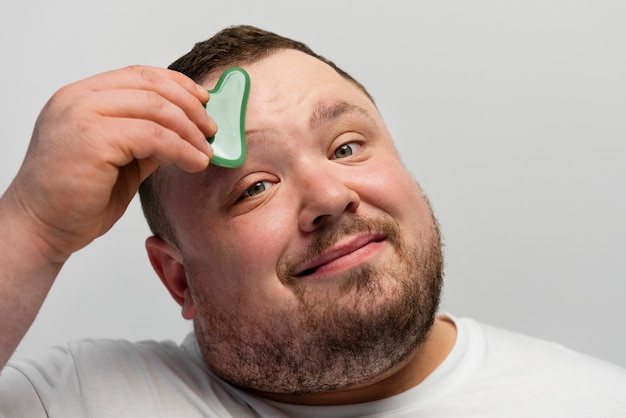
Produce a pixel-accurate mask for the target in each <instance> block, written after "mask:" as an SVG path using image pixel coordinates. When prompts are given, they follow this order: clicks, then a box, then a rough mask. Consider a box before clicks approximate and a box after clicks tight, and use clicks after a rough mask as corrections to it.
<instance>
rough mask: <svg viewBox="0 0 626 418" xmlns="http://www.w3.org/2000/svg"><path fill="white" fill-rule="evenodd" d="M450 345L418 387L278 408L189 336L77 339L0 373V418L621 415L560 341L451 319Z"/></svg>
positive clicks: (604, 370) (605, 376) (619, 390)
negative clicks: (206, 357) (228, 374)
mask: <svg viewBox="0 0 626 418" xmlns="http://www.w3.org/2000/svg"><path fill="white" fill-rule="evenodd" d="M447 318H448V319H449V320H451V321H454V323H455V325H456V327H457V331H458V333H457V340H456V343H455V345H454V348H453V349H452V351H451V353H450V354H449V355H448V357H447V358H446V359H445V360H444V361H443V363H442V364H441V365H440V366H439V367H438V368H437V369H436V370H435V371H434V372H433V373H432V374H431V375H430V376H428V377H427V378H426V379H425V380H424V381H423V382H422V383H420V384H419V385H417V386H415V387H413V388H412V389H410V390H408V391H406V392H403V393H401V394H399V395H396V396H393V397H390V398H387V399H383V400H380V401H375V402H368V403H361V404H356V405H343V406H329V407H311V406H298V405H287V404H282V403H278V402H271V401H267V400H265V399H263V398H260V397H257V396H254V395H250V394H248V393H246V392H243V391H241V390H239V389H237V388H235V387H233V386H232V385H229V384H228V383H226V382H224V381H222V380H221V379H219V378H218V377H216V376H215V375H213V374H212V373H211V372H210V371H209V370H208V369H207V368H206V366H205V365H204V363H203V361H202V358H201V355H200V352H199V350H198V347H197V343H196V341H195V339H194V338H193V336H192V335H190V336H189V337H187V338H186V340H185V341H184V342H183V344H182V345H180V346H178V345H176V344H174V343H172V342H161V343H158V342H140V343H130V342H128V341H114V340H85V341H79V342H74V343H70V344H68V345H67V347H63V348H54V349H51V350H50V352H49V354H48V356H47V357H45V358H43V359H40V360H39V361H32V360H20V361H16V360H13V361H11V362H10V364H9V365H8V366H6V367H5V369H4V370H3V371H2V373H1V374H0V416H1V417H11V418H13V417H19V418H21V417H33V418H34V417H63V418H68V417H69V418H72V417H112V418H113V417H115V418H122V417H134V418H136V417H184V418H190V417H237V418H241V417H285V416H287V417H298V418H306V417H316V418H317V417H429V418H449V417H454V418H459V417H480V418H488V417H498V418H502V417H507V418H514V417H524V418H527V417H533V418H535V417H567V418H577V417H589V418H598V417H626V370H624V369H622V368H619V367H617V366H615V365H612V364H610V363H606V362H603V361H601V360H597V359H593V358H590V357H588V356H585V355H582V354H579V353H576V352H573V351H571V350H569V349H567V348H564V347H562V346H560V345H557V344H553V343H549V342H546V341H542V340H538V339H535V338H531V337H527V336H523V335H519V334H516V333H512V332H508V331H504V330H501V329H497V328H494V327H491V326H488V325H484V324H479V323H477V322H476V321H474V320H472V319H468V318H452V317H449V316H448V317H447Z"/></svg>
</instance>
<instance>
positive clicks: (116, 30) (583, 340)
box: [0, 0, 626, 366]
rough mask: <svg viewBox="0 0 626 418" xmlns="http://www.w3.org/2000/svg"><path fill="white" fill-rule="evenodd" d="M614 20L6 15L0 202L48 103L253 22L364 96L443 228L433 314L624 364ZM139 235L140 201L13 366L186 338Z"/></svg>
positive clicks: (625, 90) (443, 12)
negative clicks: (74, 346) (44, 354)
mask: <svg viewBox="0 0 626 418" xmlns="http://www.w3.org/2000/svg"><path fill="white" fill-rule="evenodd" d="M625 21H626V2H623V1H602V0H599V1H593V2H591V1H572V0H568V1H555V0H541V1H516V2H512V1H495V0H494V1H432V2H424V1H412V2H411V1H409V2H406V1H402V2H400V1H386V2H381V1H375V2H374V1H343V2H342V1H339V0H333V1H327V0H321V1H320V0H317V1H315V2H307V3H304V2H301V3H298V2H294V1H272V0H266V1H262V2H261V1H222V2H216V1H208V0H203V1H185V0H178V1H163V0H141V1H128V0H108V1H99V2H91V1H84V0H80V1H79V0H57V1H31V2H3V3H2V6H0V57H1V58H0V59H1V60H2V61H1V62H2V65H1V68H0V74H1V77H0V92H2V95H1V100H0V106H1V109H0V117H1V122H2V123H1V124H0V138H1V141H0V186H1V189H2V190H4V189H5V188H6V187H7V185H8V184H9V182H10V181H11V179H12V177H13V176H14V174H15V173H16V171H17V169H18V167H19V164H20V162H21V159H22V157H23V155H24V153H25V150H26V147H27V144H28V140H29V137H30V133H31V129H32V126H33V123H34V121H35V118H36V117H37V114H38V113H39V110H40V109H41V107H42V106H43V105H44V103H45V102H46V100H47V99H48V98H49V97H50V96H51V95H52V94H53V92H54V91H55V90H56V89H57V88H59V87H61V86H62V85H64V84H67V83H69V82H72V81H74V80H76V79H80V78H83V77H87V76H89V75H91V74H94V73H98V72H102V71H105V70H109V69H114V68H118V67H122V66H126V65H130V64H149V65H156V66H166V65H167V64H169V63H170V62H171V61H172V60H173V59H175V58H177V57H178V56H180V55H182V54H183V53H185V52H186V51H187V50H188V49H189V48H190V47H191V46H192V44H193V43H194V42H196V41H199V40H203V39H205V38H207V37H209V36H210V35H212V34H213V33H214V32H216V31H217V30H219V29H221V28H222V27H224V26H226V25H231V24H239V23H249V24H254V25H258V26H261V27H264V28H266V29H270V30H274V31H277V32H279V33H282V34H285V35H288V36H291V37H294V38H296V39H300V40H303V41H305V42H306V43H308V44H309V45H310V46H311V47H313V48H314V49H316V50H317V51H318V52H320V53H321V54H323V55H326V56H328V57H329V58H331V59H333V60H335V61H336V62H337V63H338V64H339V65H340V66H342V67H344V68H345V69H346V70H348V72H351V73H352V74H353V75H354V76H355V77H356V78H357V79H359V80H361V81H362V82H363V83H364V84H365V85H366V86H367V87H368V88H369V89H370V90H371V92H372V93H373V95H374V97H375V98H376V100H377V102H378V105H379V107H380V109H381V112H382V113H383V115H384V116H385V117H386V119H387V121H388V124H389V127H390V130H391V131H392V134H393V135H394V136H395V138H396V140H397V141H398V146H399V148H400V149H401V152H402V154H403V156H404V159H405V161H406V163H407V165H408V167H409V169H410V170H411V172H412V173H414V175H415V176H416V178H417V179H418V180H419V181H420V183H421V184H422V186H423V187H424V189H425V190H426V192H427V193H428V195H429V197H430V198H431V200H432V203H433V205H434V208H435V211H436V213H437V215H438V218H439V221H440V223H441V226H442V230H443V235H444V239H445V252H446V257H447V275H446V280H447V285H446V288H445V296H444V301H443V306H442V309H443V310H444V311H448V312H452V313H454V314H455V315H459V316H472V317H475V318H477V319H479V320H482V321H485V322H489V323H492V324H495V325H499V326H503V327H506V328H510V329H513V330H517V331H520V332H524V333H528V334H532V335H535V336H539V337H542V338H547V339H550V340H555V341H558V342H560V343H563V344H566V345H568V346H571V347H573V348H575V349H577V350H580V351H583V352H586V353H589V354H592V355H594V356H599V357H602V358H605V359H608V360H610V361H613V362H616V363H618V364H621V365H622V366H626V337H625V336H624V327H623V325H622V321H623V319H624V318H625V317H626V304H624V303H623V299H624V293H625V290H626V284H625V280H624V279H625V278H626V261H625V257H624V255H623V253H624V250H625V249H626V245H625V244H624V237H625V236H626V219H625V217H626V216H625V214H626V197H625V196H624V190H625V189H626V187H625V185H626V184H625V183H626V181H625V179H626V145H625V144H626V141H625V140H624V139H625V136H626V81H625V77H626V58H625V54H626V53H625V51H626V24H625V23H624V22H625ZM147 235H148V231H147V228H146V226H145V224H144V221H143V217H142V215H141V213H140V210H139V206H138V204H137V201H134V202H133V204H132V205H131V207H130V209H129V211H128V213H127V214H126V215H125V217H124V218H123V219H122V220H121V221H120V222H119V223H118V224H117V225H116V226H115V227H114V228H113V230H112V231H111V232H110V233H109V234H108V235H106V236H105V237H103V238H100V239H98V240H97V241H96V242H95V243H93V244H92V245H91V246H89V247H88V248H86V249H84V250H82V251H80V252H78V253H77V254H75V255H74V256H73V257H72V258H71V259H70V261H69V262H68V264H67V265H66V266H65V267H64V269H63V271H62V273H61V275H60V277H59V278H58V280H57V283H56V284H55V286H54V287H53V289H52V291H51V293H50V296H49V298H48V299H47V301H46V302H45V304H44V307H43V309H42V311H41V313H40V315H39V317H38V319H37V320H36V322H35V324H34V325H33V326H32V328H31V330H30V332H29V333H28V334H27V336H26V338H25V339H24V340H23V342H22V344H21V345H20V347H19V349H18V352H17V355H20V356H26V355H36V354H37V353H40V352H41V350H43V348H44V347H47V346H50V345H54V344H62V343H64V342H65V341H68V340H71V339H76V338H83V337H113V338H129V339H131V340H138V339H146V338H156V339H173V340H176V341H179V340H181V338H182V337H183V335H184V334H185V333H187V332H188V331H189V330H190V324H189V323H186V322H185V321H183V320H182V319H181V318H180V314H179V308H178V306H177V305H176V304H175V302H173V301H172V300H171V299H170V298H169V295H168V294H167V292H166V290H165V289H164V288H163V287H162V286H161V284H160V283H159V280H158V278H157V277H156V275H154V274H153V272H152V270H151V267H150V266H149V263H148V261H147V257H146V256H145V253H144V248H143V241H144V239H145V237H146V236H147ZM0 239H2V237H0ZM15 297H19V295H15Z"/></svg>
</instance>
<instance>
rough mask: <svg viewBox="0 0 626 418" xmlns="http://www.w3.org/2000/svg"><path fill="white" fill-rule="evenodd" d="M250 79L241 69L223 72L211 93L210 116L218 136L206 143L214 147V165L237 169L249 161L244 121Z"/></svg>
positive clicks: (208, 104)
mask: <svg viewBox="0 0 626 418" xmlns="http://www.w3.org/2000/svg"><path fill="white" fill-rule="evenodd" d="M249 92H250V76H248V73H247V72H246V71H245V70H244V69H243V68H240V67H231V68H228V69H227V70H226V71H224V72H223V73H222V75H221V76H220V79H219V80H218V81H217V84H216V85H215V88H214V89H213V90H209V95H210V97H209V101H208V103H207V104H206V111H207V113H208V114H209V115H210V116H211V118H213V120H214V121H215V123H216V124H217V133H216V134H215V136H213V137H211V138H207V141H209V143H210V144H211V146H212V147H213V159H212V160H211V164H214V165H218V166H220V167H226V168H236V167H239V166H240V165H241V164H243V161H244V159H245V158H246V135H245V119H246V106H247V104H248V94H249Z"/></svg>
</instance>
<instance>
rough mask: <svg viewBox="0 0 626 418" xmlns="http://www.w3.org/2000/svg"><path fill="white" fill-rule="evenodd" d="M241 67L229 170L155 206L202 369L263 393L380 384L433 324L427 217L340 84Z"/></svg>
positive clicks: (358, 104)
mask: <svg viewBox="0 0 626 418" xmlns="http://www.w3.org/2000/svg"><path fill="white" fill-rule="evenodd" d="M244 68H245V69H246V70H247V71H248V73H249V74H250V78H251V86H252V87H251V91H250V96H249V102H248V109H247V114H246V132H247V145H248V155H247V158H246V160H245V163H244V164H243V166H241V167H240V168H236V169H224V168H219V167H215V166H210V167H209V168H208V169H207V170H206V171H205V172H204V173H201V174H194V175H192V174H186V173H183V172H180V171H176V172H175V174H174V175H173V177H172V179H171V181H172V183H171V186H170V188H169V190H170V191H169V192H168V195H167V198H166V207H167V211H168V213H169V214H170V216H171V218H172V221H173V228H174V231H175V233H176V235H177V237H178V242H179V247H180V254H181V260H182V263H183V265H184V268H185V276H186V279H187V284H188V291H187V292H186V293H185V295H186V296H185V302H184V306H185V308H184V312H186V316H187V317H188V318H193V319H194V322H195V328H196V334H197V338H198V342H199V345H200V347H201V351H202V353H203V355H204V357H205V360H206V362H207V364H208V365H209V367H210V368H211V369H212V370H214V371H215V372H216V373H217V374H219V375H220V376H222V377H223V378H225V379H227V380H229V381H231V382H233V383H235V384H238V385H241V386H244V387H248V388H252V389H255V390H259V391H265V392H275V393H293V392H302V393H307V392H320V391H332V390H338V389H341V388H347V387H354V386H355V385H357V386H358V385H360V384H365V383H367V382H371V381H372V380H375V379H377V378H380V377H381V376H385V375H387V374H389V373H391V372H393V370H394V367H397V365H398V364H401V363H402V362H403V361H405V360H406V359H407V358H408V356H410V354H411V353H412V352H413V351H414V348H415V347H416V346H417V345H418V344H420V343H421V342H422V341H423V339H424V338H425V336H426V334H427V332H428V329H429V327H430V325H431V324H432V321H433V317H434V314H435V312H436V309H437V302H438V297H439V290H440V281H441V264H442V262H441V250H440V246H439V235H438V231H437V227H436V224H435V221H434V219H433V217H432V214H431V211H430V207H429V205H428V204H427V202H426V199H425V198H424V196H423V194H422V192H421V190H420V189H419V187H418V185H417V184H416V182H415V181H414V180H413V178H412V177H411V176H410V175H409V174H408V172H407V171H406V169H405V167H404V166H403V164H402V162H401V161H400V158H399V156H398V153H397V151H396V149H395V147H394V144H393V142H392V140H391V138H390V135H389V133H388V132H387V130H386V127H385V125H384V122H383V120H382V118H381V116H380V115H379V113H378V111H377V109H376V107H375V106H374V104H373V103H372V102H371V101H370V100H369V99H368V97H367V96H366V95H365V94H364V93H363V92H362V91H361V90H360V89H358V88H357V87H356V86H355V85H354V84H352V83H350V82H349V81H347V80H345V79H344V78H342V77H341V76H340V75H339V74H337V73H336V72H335V71H334V70H333V69H332V68H330V67H329V66H328V65H326V64H324V63H322V62H321V61H319V60H316V59H314V58H313V57H310V56H308V55H306V54H303V53H301V52H297V51H292V50H285V51H280V52H277V53H275V54H273V55H271V56H269V57H267V58H264V59H263V60H261V61H258V62H256V63H253V64H249V65H245V66H244ZM215 81H216V77H215V78H212V79H210V80H208V81H207V83H206V87H207V88H211V87H213V85H214V83H215ZM181 293H182V292H181Z"/></svg>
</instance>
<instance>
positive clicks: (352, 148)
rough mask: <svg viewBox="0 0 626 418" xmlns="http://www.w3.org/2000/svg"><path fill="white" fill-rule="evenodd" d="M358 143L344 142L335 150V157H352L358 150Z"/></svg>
mask: <svg viewBox="0 0 626 418" xmlns="http://www.w3.org/2000/svg"><path fill="white" fill-rule="evenodd" d="M358 146H359V145H358V144H356V143H354V142H351V143H348V144H343V145H342V146H340V147H339V148H337V149H336V150H335V152H334V153H333V157H335V158H347V157H351V156H352V154H354V153H355V152H356V151H357V148H358Z"/></svg>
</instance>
